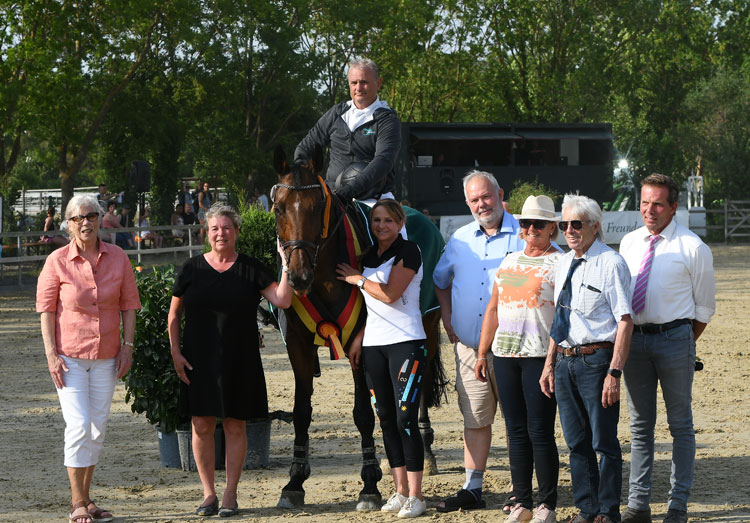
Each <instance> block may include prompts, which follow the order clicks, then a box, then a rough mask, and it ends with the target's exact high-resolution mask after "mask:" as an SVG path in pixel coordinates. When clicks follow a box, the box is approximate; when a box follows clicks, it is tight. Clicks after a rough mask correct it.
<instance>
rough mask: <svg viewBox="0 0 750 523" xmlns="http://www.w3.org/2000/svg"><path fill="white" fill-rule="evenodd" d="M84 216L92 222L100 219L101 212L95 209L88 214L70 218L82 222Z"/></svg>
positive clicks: (74, 221)
mask: <svg viewBox="0 0 750 523" xmlns="http://www.w3.org/2000/svg"><path fill="white" fill-rule="evenodd" d="M84 218H85V219H87V220H88V221H90V222H94V221H97V220H99V213H98V212H96V211H94V212H90V213H88V214H79V215H78V216H71V217H70V218H69V219H70V220H73V223H81V222H82V221H83V219H84Z"/></svg>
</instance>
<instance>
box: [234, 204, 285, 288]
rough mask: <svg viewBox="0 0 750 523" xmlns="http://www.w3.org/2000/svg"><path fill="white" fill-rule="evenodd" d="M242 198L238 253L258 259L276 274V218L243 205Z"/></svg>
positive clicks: (257, 208)
mask: <svg viewBox="0 0 750 523" xmlns="http://www.w3.org/2000/svg"><path fill="white" fill-rule="evenodd" d="M244 201H245V199H244V198H240V202H239V204H238V205H239V213H240V218H242V224H241V225H240V233H239V237H238V238H237V244H236V248H237V252H241V253H243V254H246V255H248V256H251V257H253V258H256V259H258V260H259V261H260V262H261V263H263V265H265V266H266V267H268V269H269V270H270V271H271V272H272V273H274V274H275V273H276V218H275V217H274V215H273V213H272V212H267V211H265V210H263V209H261V208H260V207H258V206H257V205H248V204H246V203H243V202H244Z"/></svg>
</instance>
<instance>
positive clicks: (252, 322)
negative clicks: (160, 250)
mask: <svg viewBox="0 0 750 523" xmlns="http://www.w3.org/2000/svg"><path fill="white" fill-rule="evenodd" d="M274 281H276V280H275V278H274V277H273V275H272V274H271V273H270V272H269V271H268V270H267V269H266V268H265V267H263V266H262V265H261V263H260V262H259V261H258V260H256V259H254V258H250V257H248V256H245V255H244V254H240V255H239V257H238V258H237V260H236V261H235V262H234V264H233V265H232V266H231V267H230V268H229V269H228V270H226V271H224V272H218V271H216V270H215V269H214V268H213V267H211V265H209V263H208V262H207V261H206V259H205V258H204V257H203V256H196V257H194V258H191V259H189V260H188V261H187V262H185V264H184V265H183V267H182V269H181V270H180V272H179V274H178V275H177V279H176V281H175V284H174V287H173V289H172V294H173V295H174V296H178V297H182V299H183V304H184V312H185V326H184V329H183V333H182V353H183V355H184V356H185V358H186V359H187V360H188V362H189V363H190V365H192V367H193V370H192V371H191V370H187V371H186V372H187V377H188V379H189V380H190V385H186V384H185V383H181V388H180V409H179V410H180V415H181V416H186V417H189V416H216V417H219V418H235V419H242V420H251V419H259V418H266V417H268V396H267V393H266V380H265V376H264V374H263V364H262V362H261V358H260V352H259V349H258V324H257V321H256V308H257V307H258V303H259V302H260V299H261V294H260V292H261V290H263V289H265V288H266V287H268V286H269V285H270V284H271V283H272V282H274Z"/></svg>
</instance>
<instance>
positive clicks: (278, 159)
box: [273, 145, 289, 176]
mask: <svg viewBox="0 0 750 523" xmlns="http://www.w3.org/2000/svg"><path fill="white" fill-rule="evenodd" d="M273 170H274V171H276V174H278V175H279V176H282V175H284V174H286V173H288V172H289V165H287V163H286V154H285V153H284V148H283V147H282V146H281V145H277V146H276V148H275V149H274V150H273Z"/></svg>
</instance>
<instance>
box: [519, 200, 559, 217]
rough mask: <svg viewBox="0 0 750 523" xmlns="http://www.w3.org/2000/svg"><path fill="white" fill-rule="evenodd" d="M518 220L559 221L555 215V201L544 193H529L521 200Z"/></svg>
mask: <svg viewBox="0 0 750 523" xmlns="http://www.w3.org/2000/svg"><path fill="white" fill-rule="evenodd" d="M517 218H518V219H519V220H546V221H548V222H559V221H560V218H559V217H558V216H556V215H555V202H553V201H552V198H550V197H549V196H546V195H544V194H540V195H539V196H534V195H531V196H529V197H528V198H526V201H525V202H523V208H522V209H521V214H520V215H518V216H517Z"/></svg>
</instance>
